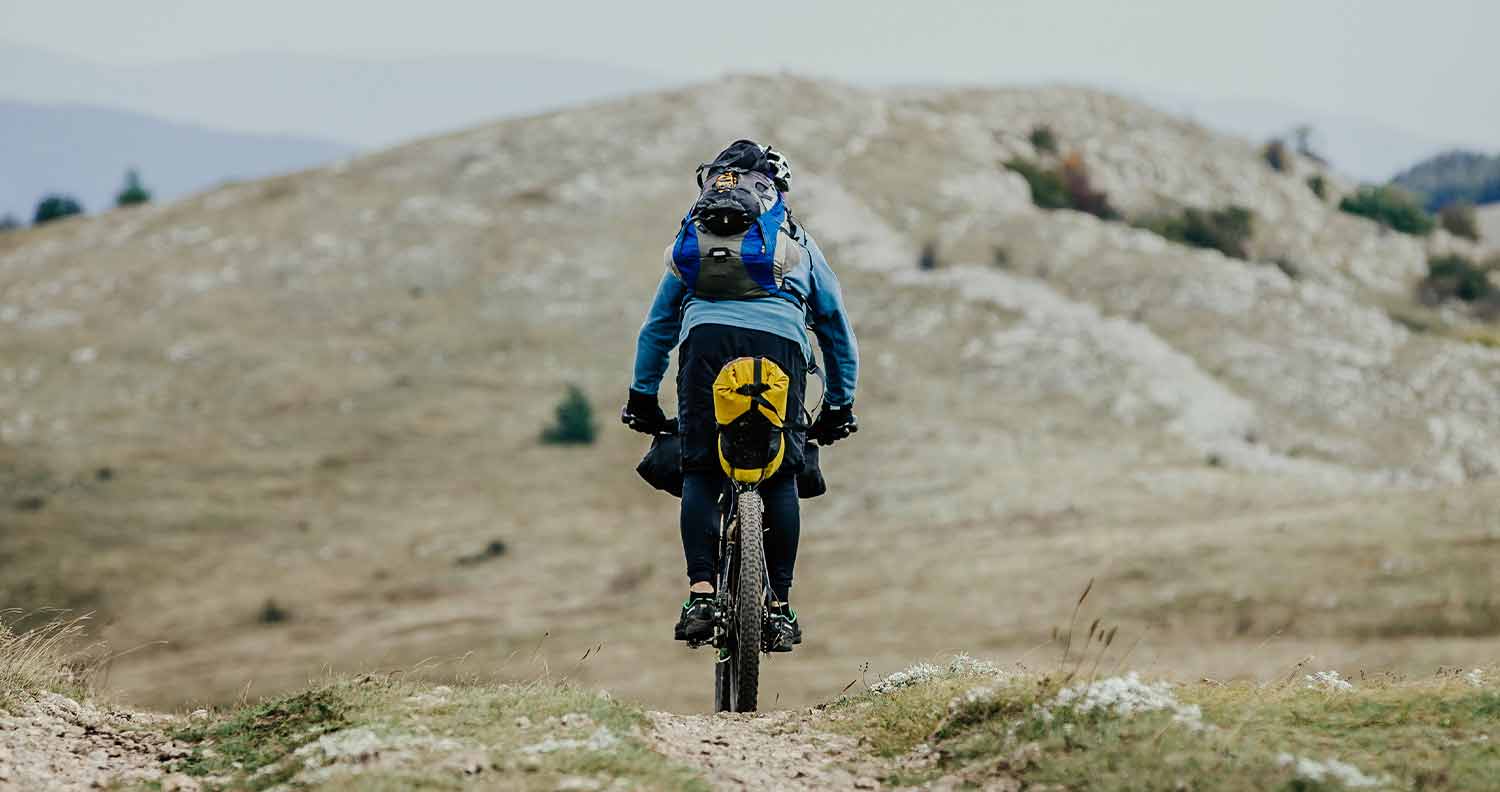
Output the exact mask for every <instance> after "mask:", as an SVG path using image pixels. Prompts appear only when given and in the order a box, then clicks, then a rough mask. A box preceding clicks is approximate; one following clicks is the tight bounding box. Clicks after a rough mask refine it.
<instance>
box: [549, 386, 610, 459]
mask: <svg viewBox="0 0 1500 792" xmlns="http://www.w3.org/2000/svg"><path fill="white" fill-rule="evenodd" d="M598 431H599V426H598V424H597V423H595V421H594V408H593V407H590V406H589V399H588V397H587V396H585V395H584V393H583V390H582V389H580V388H579V387H578V386H577V385H569V386H568V393H567V395H566V396H564V397H563V399H562V401H560V402H558V403H557V419H556V421H555V422H554V423H553V424H552V425H551V426H549V427H547V428H546V429H543V430H542V442H543V443H547V444H548V445H591V444H592V443H593V442H594V436H595V435H596V434H597V433H598Z"/></svg>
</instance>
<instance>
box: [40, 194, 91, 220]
mask: <svg viewBox="0 0 1500 792" xmlns="http://www.w3.org/2000/svg"><path fill="white" fill-rule="evenodd" d="M77 214H83V204H81V203H79V202H78V199H77V198H74V197H73V196H71V195H59V194H53V195H49V196H47V197H45V198H43V199H42V200H41V201H39V202H38V203H37V205H36V215H35V216H34V217H33V218H32V220H31V224H32V225H41V224H43V223H50V222H52V221H53V220H61V219H62V218H64V217H72V216H73V215H77Z"/></svg>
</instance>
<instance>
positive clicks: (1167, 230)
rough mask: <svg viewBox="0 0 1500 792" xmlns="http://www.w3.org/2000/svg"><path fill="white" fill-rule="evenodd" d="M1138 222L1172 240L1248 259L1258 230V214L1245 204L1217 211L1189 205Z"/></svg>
mask: <svg viewBox="0 0 1500 792" xmlns="http://www.w3.org/2000/svg"><path fill="white" fill-rule="evenodd" d="M1136 225H1137V227H1140V228H1145V229H1147V230H1150V231H1155V232H1156V233H1158V234H1161V235H1162V236H1164V237H1166V238H1167V239H1170V240H1172V241H1173V242H1180V243H1182V244H1184V245H1191V246H1193V247H1200V248H1210V249H1212V250H1217V251H1219V252H1220V253H1223V254H1224V255H1226V256H1229V257H1230V258H1237V259H1245V258H1249V244H1250V237H1251V236H1252V235H1253V234H1254V233H1255V215H1254V214H1253V213H1251V211H1250V210H1249V209H1246V208H1244V207H1243V206H1228V207H1225V208H1223V209H1214V210H1207V209H1193V208H1188V209H1183V210H1182V213H1181V214H1178V215H1165V216H1159V217H1155V218H1148V219H1146V220H1144V221H1142V222H1139V223H1137V224H1136Z"/></svg>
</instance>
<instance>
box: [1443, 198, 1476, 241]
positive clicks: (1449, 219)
mask: <svg viewBox="0 0 1500 792" xmlns="http://www.w3.org/2000/svg"><path fill="white" fill-rule="evenodd" d="M1438 223H1439V224H1440V225H1442V227H1443V228H1444V229H1445V230H1446V231H1447V232H1448V233H1450V234H1453V235H1454V236H1461V237H1464V238H1465V239H1472V240H1474V241H1476V242H1477V241H1479V221H1478V220H1477V219H1475V217H1474V204H1471V203H1468V202H1466V201H1459V202H1458V203H1451V204H1448V205H1447V206H1445V207H1443V209H1442V211H1440V212H1438Z"/></svg>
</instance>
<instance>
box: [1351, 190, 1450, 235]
mask: <svg viewBox="0 0 1500 792" xmlns="http://www.w3.org/2000/svg"><path fill="white" fill-rule="evenodd" d="M1339 209H1340V210H1342V211H1345V212H1348V213H1349V214H1353V215H1359V216H1360V217H1368V218H1369V219H1371V220H1374V221H1375V222H1377V223H1379V224H1381V225H1383V226H1385V227H1387V228H1391V229H1395V230H1396V231H1400V232H1401V233H1403V234H1416V235H1417V236H1426V235H1427V234H1429V233H1431V232H1432V228H1433V222H1432V215H1429V214H1427V212H1426V211H1425V210H1423V209H1422V207H1421V205H1420V204H1418V203H1417V201H1416V199H1415V198H1413V197H1412V195H1411V193H1408V192H1406V191H1405V190H1403V189H1401V188H1399V187H1391V186H1388V185H1382V186H1378V187H1372V186H1366V187H1361V188H1359V191H1358V192H1356V193H1355V194H1353V195H1349V196H1345V197H1344V200H1342V201H1340V202H1339Z"/></svg>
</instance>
